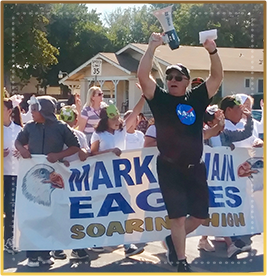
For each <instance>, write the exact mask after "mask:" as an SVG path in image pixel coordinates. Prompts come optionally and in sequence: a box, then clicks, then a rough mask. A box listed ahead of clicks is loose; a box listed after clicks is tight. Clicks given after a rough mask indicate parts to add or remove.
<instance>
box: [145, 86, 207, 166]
mask: <svg viewBox="0 0 267 276" xmlns="http://www.w3.org/2000/svg"><path fill="white" fill-rule="evenodd" d="M147 102H148V105H149V107H150V109H151V111H152V114H153V116H154V119H155V126H156V133H157V146H158V149H159V151H160V153H161V155H163V156H165V157H167V158H169V159H171V160H172V161H173V162H175V163H178V164H185V165H186V164H195V163H198V162H199V161H200V159H201V156H202V152H203V140H202V129H203V115H204V112H205V110H206V107H207V106H208V105H209V104H210V102H211V99H209V97H208V91H207V88H206V83H205V82H204V83H203V84H201V85H199V86H198V87H197V88H194V89H192V90H188V91H187V92H186V94H185V95H184V96H181V97H176V96H172V95H170V94H169V93H166V91H165V90H163V89H162V88H160V87H159V86H156V90H155V94H154V98H153V99H151V100H148V99H147Z"/></svg>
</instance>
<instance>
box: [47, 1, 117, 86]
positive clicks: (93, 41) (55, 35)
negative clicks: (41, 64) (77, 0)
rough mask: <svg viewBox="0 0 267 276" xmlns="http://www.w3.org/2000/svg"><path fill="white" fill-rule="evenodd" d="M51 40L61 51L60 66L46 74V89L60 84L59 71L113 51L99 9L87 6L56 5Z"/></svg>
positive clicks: (54, 6)
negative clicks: (102, 52) (104, 52)
mask: <svg viewBox="0 0 267 276" xmlns="http://www.w3.org/2000/svg"><path fill="white" fill-rule="evenodd" d="M52 6H53V10H52V15H51V18H50V24H49V25H48V26H47V31H48V39H49V41H50V43H51V44H53V45H54V46H55V47H57V49H58V50H59V53H60V54H59V56H58V64H56V65H53V66H51V67H50V68H49V70H48V71H47V72H44V73H43V74H42V79H43V86H46V85H48V84H49V85H58V72H59V71H60V70H61V71H65V72H68V73H69V72H71V71H73V70H74V69H76V68H77V67H78V66H80V65H81V64H82V63H84V62H86V61H87V60H89V59H90V58H92V57H93V56H94V55H96V54H97V53H98V52H101V51H106V50H107V49H110V47H111V49H113V48H112V45H111V43H110V41H109V39H108V38H107V35H106V33H107V31H106V29H105V27H103V25H102V22H101V20H100V17H99V14H97V13H96V10H91V11H89V12H88V9H87V7H86V5H85V4H54V5H52Z"/></svg>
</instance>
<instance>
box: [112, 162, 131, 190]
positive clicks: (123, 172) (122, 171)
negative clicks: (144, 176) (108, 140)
mask: <svg viewBox="0 0 267 276" xmlns="http://www.w3.org/2000/svg"><path fill="white" fill-rule="evenodd" d="M120 165H124V169H120ZM130 170H131V162H130V161H129V160H128V159H117V160H113V172H114V177H115V186H116V187H121V186H122V184H121V176H122V177H124V179H125V180H126V182H127V184H128V185H129V186H130V185H134V182H133V180H132V178H131V176H130V175H129V174H128V173H129V172H130Z"/></svg>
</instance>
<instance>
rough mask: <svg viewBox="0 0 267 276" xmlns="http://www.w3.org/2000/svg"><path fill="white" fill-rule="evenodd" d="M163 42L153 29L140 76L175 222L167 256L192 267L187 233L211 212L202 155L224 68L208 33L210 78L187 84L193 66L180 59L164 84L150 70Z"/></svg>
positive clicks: (165, 196) (180, 267) (162, 185)
mask: <svg viewBox="0 0 267 276" xmlns="http://www.w3.org/2000/svg"><path fill="white" fill-rule="evenodd" d="M162 44H163V39H162V34H159V33H153V34H152V35H151V37H150V39H149V44H148V47H147V50H146V52H145V54H144V56H143V57H142V59H141V60H140V64H139V68H138V71H137V76H138V79H139V83H140V85H141V87H142V91H143V93H144V95H145V97H146V100H147V102H148V105H149V107H150V109H151V111H152V114H153V116H154V119H155V126H156V131H157V147H158V149H159V156H158V158H157V172H158V179H159V185H160V188H161V192H162V196H163V199H164V202H165V205H166V209H167V212H168V216H169V219H170V224H171V236H168V237H167V238H166V240H165V242H166V245H167V249H168V252H167V258H168V260H169V261H170V262H172V263H173V264H174V263H175V264H174V265H176V261H177V260H178V267H177V271H178V272H191V271H192V270H191V268H190V266H189V265H188V263H187V261H186V255H185V243H186V242H185V241H186V235H187V234H188V233H190V232H192V231H193V230H194V229H196V228H197V227H198V226H199V225H200V224H201V223H202V222H203V221H204V220H205V219H206V218H208V217H209V215H208V207H209V194H208V186H207V182H206V168H205V164H204V162H203V161H202V160H201V156H202V152H203V138H202V128H203V115H204V112H205V110H206V107H207V106H208V105H209V104H210V102H211V98H212V97H213V96H214V95H215V94H216V92H217V90H218V89H219V87H220V85H221V82H222V79H223V69H222V64H221V60H220V57H219V54H218V51H217V48H216V44H215V42H214V41H213V40H209V39H207V40H206V41H205V42H204V44H203V46H204V48H205V49H206V51H207V53H208V54H209V56H210V63H211V66H210V75H209V77H208V78H207V79H206V81H205V82H204V83H203V84H202V85H199V86H198V87H196V88H195V89H192V90H188V89H187V87H188V86H189V84H190V71H189V69H187V68H186V66H184V65H182V64H180V63H177V64H173V65H170V66H168V67H167V68H166V72H165V73H166V85H167V89H166V90H164V89H163V88H161V87H159V86H158V85H157V83H156V80H155V79H154V78H153V77H152V75H151V70H152V64H153V56H154V53H155V50H156V49H157V48H158V47H159V46H161V45H162ZM178 51H179V50H178ZM177 53H178V52H177ZM188 215H189V216H188Z"/></svg>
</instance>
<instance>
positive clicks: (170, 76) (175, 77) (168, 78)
mask: <svg viewBox="0 0 267 276" xmlns="http://www.w3.org/2000/svg"><path fill="white" fill-rule="evenodd" d="M173 78H174V79H175V80H176V81H182V80H183V79H185V80H187V78H184V77H182V76H181V75H178V76H173V75H172V74H169V75H167V76H166V80H167V81H171V80H172V79H173Z"/></svg>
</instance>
